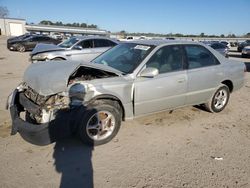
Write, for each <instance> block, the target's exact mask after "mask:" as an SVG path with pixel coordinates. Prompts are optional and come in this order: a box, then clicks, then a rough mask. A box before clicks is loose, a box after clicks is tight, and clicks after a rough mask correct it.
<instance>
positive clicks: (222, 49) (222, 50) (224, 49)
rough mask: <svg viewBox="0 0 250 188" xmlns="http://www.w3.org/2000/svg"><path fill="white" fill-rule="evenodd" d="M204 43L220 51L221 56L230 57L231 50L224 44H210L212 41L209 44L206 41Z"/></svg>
mask: <svg viewBox="0 0 250 188" xmlns="http://www.w3.org/2000/svg"><path fill="white" fill-rule="evenodd" d="M203 43H204V44H206V45H208V46H210V47H212V48H213V49H215V50H216V51H218V52H219V53H220V54H221V55H223V56H225V57H228V53H229V48H228V47H227V46H226V45H224V44H222V43H221V42H210V41H208V42H207V41H205V42H203Z"/></svg>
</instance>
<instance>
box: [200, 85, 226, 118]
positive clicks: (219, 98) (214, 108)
mask: <svg viewBox="0 0 250 188" xmlns="http://www.w3.org/2000/svg"><path fill="white" fill-rule="evenodd" d="M229 97H230V91H229V88H228V87H227V86H226V85H225V84H222V85H221V86H220V87H219V89H217V90H216V92H215V93H214V95H213V96H212V97H211V99H210V100H209V101H208V102H207V103H206V104H204V105H205V108H206V109H207V110H208V111H209V112H212V113H218V112H221V111H222V110H223V109H224V108H225V107H226V105H227V103H228V100H229Z"/></svg>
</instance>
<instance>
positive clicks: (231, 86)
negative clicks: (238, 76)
mask: <svg viewBox="0 0 250 188" xmlns="http://www.w3.org/2000/svg"><path fill="white" fill-rule="evenodd" d="M221 83H222V84H225V85H226V86H227V87H228V88H229V91H230V93H232V92H233V89H234V86H233V82H232V81H231V80H224V81H222V82H221Z"/></svg>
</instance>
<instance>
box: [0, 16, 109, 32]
mask: <svg viewBox="0 0 250 188" xmlns="http://www.w3.org/2000/svg"><path fill="white" fill-rule="evenodd" d="M27 32H32V33H40V34H49V35H50V34H55V33H56V34H58V33H60V34H64V35H102V36H109V32H107V31H106V30H101V29H96V28H82V27H68V26H56V25H35V24H26V20H24V19H16V18H0V35H5V36H18V35H22V34H24V33H27Z"/></svg>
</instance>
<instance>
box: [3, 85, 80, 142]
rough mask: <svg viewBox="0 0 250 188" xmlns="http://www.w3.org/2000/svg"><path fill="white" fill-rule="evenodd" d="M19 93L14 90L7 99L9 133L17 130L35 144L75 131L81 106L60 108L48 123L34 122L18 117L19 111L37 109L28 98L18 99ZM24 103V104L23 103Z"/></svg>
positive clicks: (67, 135)
mask: <svg viewBox="0 0 250 188" xmlns="http://www.w3.org/2000/svg"><path fill="white" fill-rule="evenodd" d="M20 98H21V97H20V93H19V92H18V91H17V90H15V91H14V92H13V93H12V96H11V99H9V105H8V106H9V110H10V115H11V119H12V130H11V135H14V134H16V133H17V132H18V133H19V134H20V135H21V136H22V138H23V139H24V140H26V141H27V142H29V143H32V144H35V145H47V144H50V143H52V142H55V141H57V140H59V139H62V138H66V137H70V136H71V135H72V133H74V132H75V130H76V127H77V123H78V122H79V121H80V120H81V119H80V117H81V115H80V113H79V112H83V110H82V108H75V109H70V110H62V111H60V112H58V114H57V115H56V118H55V119H54V120H52V121H50V122H48V123H43V124H34V123H31V122H29V121H27V120H23V119H22V118H21V117H20V113H21V112H23V111H25V112H27V111H26V110H24V109H29V110H34V111H35V110H37V109H36V108H37V106H36V104H34V103H32V102H31V101H30V100H29V99H28V98H26V99H25V100H26V102H23V101H21V100H20ZM23 103H25V106H24V104H23Z"/></svg>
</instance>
